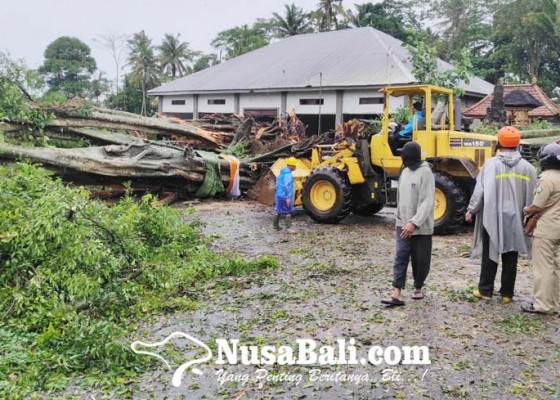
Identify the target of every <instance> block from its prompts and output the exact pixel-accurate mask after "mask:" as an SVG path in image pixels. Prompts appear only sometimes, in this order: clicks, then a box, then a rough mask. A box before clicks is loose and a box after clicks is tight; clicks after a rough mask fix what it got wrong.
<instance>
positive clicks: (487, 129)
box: [473, 123, 499, 135]
mask: <svg viewBox="0 0 560 400" xmlns="http://www.w3.org/2000/svg"><path fill="white" fill-rule="evenodd" d="M498 129H499V128H498V127H497V126H495V125H488V124H485V123H482V124H480V125H479V126H477V127H476V128H475V129H474V130H473V132H474V133H482V134H483V135H496V134H497V133H498Z"/></svg>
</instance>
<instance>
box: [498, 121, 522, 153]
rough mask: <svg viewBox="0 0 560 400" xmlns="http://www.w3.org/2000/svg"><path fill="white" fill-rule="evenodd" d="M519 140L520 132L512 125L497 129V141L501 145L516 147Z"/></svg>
mask: <svg viewBox="0 0 560 400" xmlns="http://www.w3.org/2000/svg"><path fill="white" fill-rule="evenodd" d="M520 141H521V133H520V132H519V130H518V129H517V128H515V127H513V126H504V127H503V128H502V129H500V130H499V131H498V143H500V146H502V147H509V148H512V147H517V146H519V142H520Z"/></svg>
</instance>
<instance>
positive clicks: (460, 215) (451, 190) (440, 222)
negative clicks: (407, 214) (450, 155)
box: [434, 172, 467, 235]
mask: <svg viewBox="0 0 560 400" xmlns="http://www.w3.org/2000/svg"><path fill="white" fill-rule="evenodd" d="M434 178H435V183H436V194H435V204H434V233H435V234H436V235H447V234H451V233H455V232H456V231H457V230H458V229H459V227H460V226H461V224H462V223H463V220H464V216H465V212H466V210H467V199H466V197H465V193H464V192H463V190H462V189H461V187H460V186H459V184H458V183H457V182H456V181H455V180H454V179H453V178H452V177H450V176H449V175H447V174H444V173H442V172H434Z"/></svg>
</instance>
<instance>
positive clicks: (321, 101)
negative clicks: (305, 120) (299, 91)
mask: <svg viewBox="0 0 560 400" xmlns="http://www.w3.org/2000/svg"><path fill="white" fill-rule="evenodd" d="M299 104H301V105H302V106H311V105H319V104H325V99H299Z"/></svg>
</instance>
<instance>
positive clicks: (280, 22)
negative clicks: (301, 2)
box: [272, 3, 312, 38]
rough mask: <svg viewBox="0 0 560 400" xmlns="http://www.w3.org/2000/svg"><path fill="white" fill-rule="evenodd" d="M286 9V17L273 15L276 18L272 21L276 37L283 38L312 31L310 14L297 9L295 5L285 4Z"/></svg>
mask: <svg viewBox="0 0 560 400" xmlns="http://www.w3.org/2000/svg"><path fill="white" fill-rule="evenodd" d="M284 7H285V8H286V13H285V14H284V16H281V15H280V14H278V13H273V14H272V15H273V17H274V18H273V19H272V23H273V29H274V30H275V36H276V37H281V38H283V37H288V36H294V35H300V34H302V33H309V32H311V31H312V27H311V21H310V19H309V14H308V13H306V12H304V11H303V10H302V9H301V8H299V7H297V6H296V5H295V3H292V4H290V5H288V4H285V5H284Z"/></svg>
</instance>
